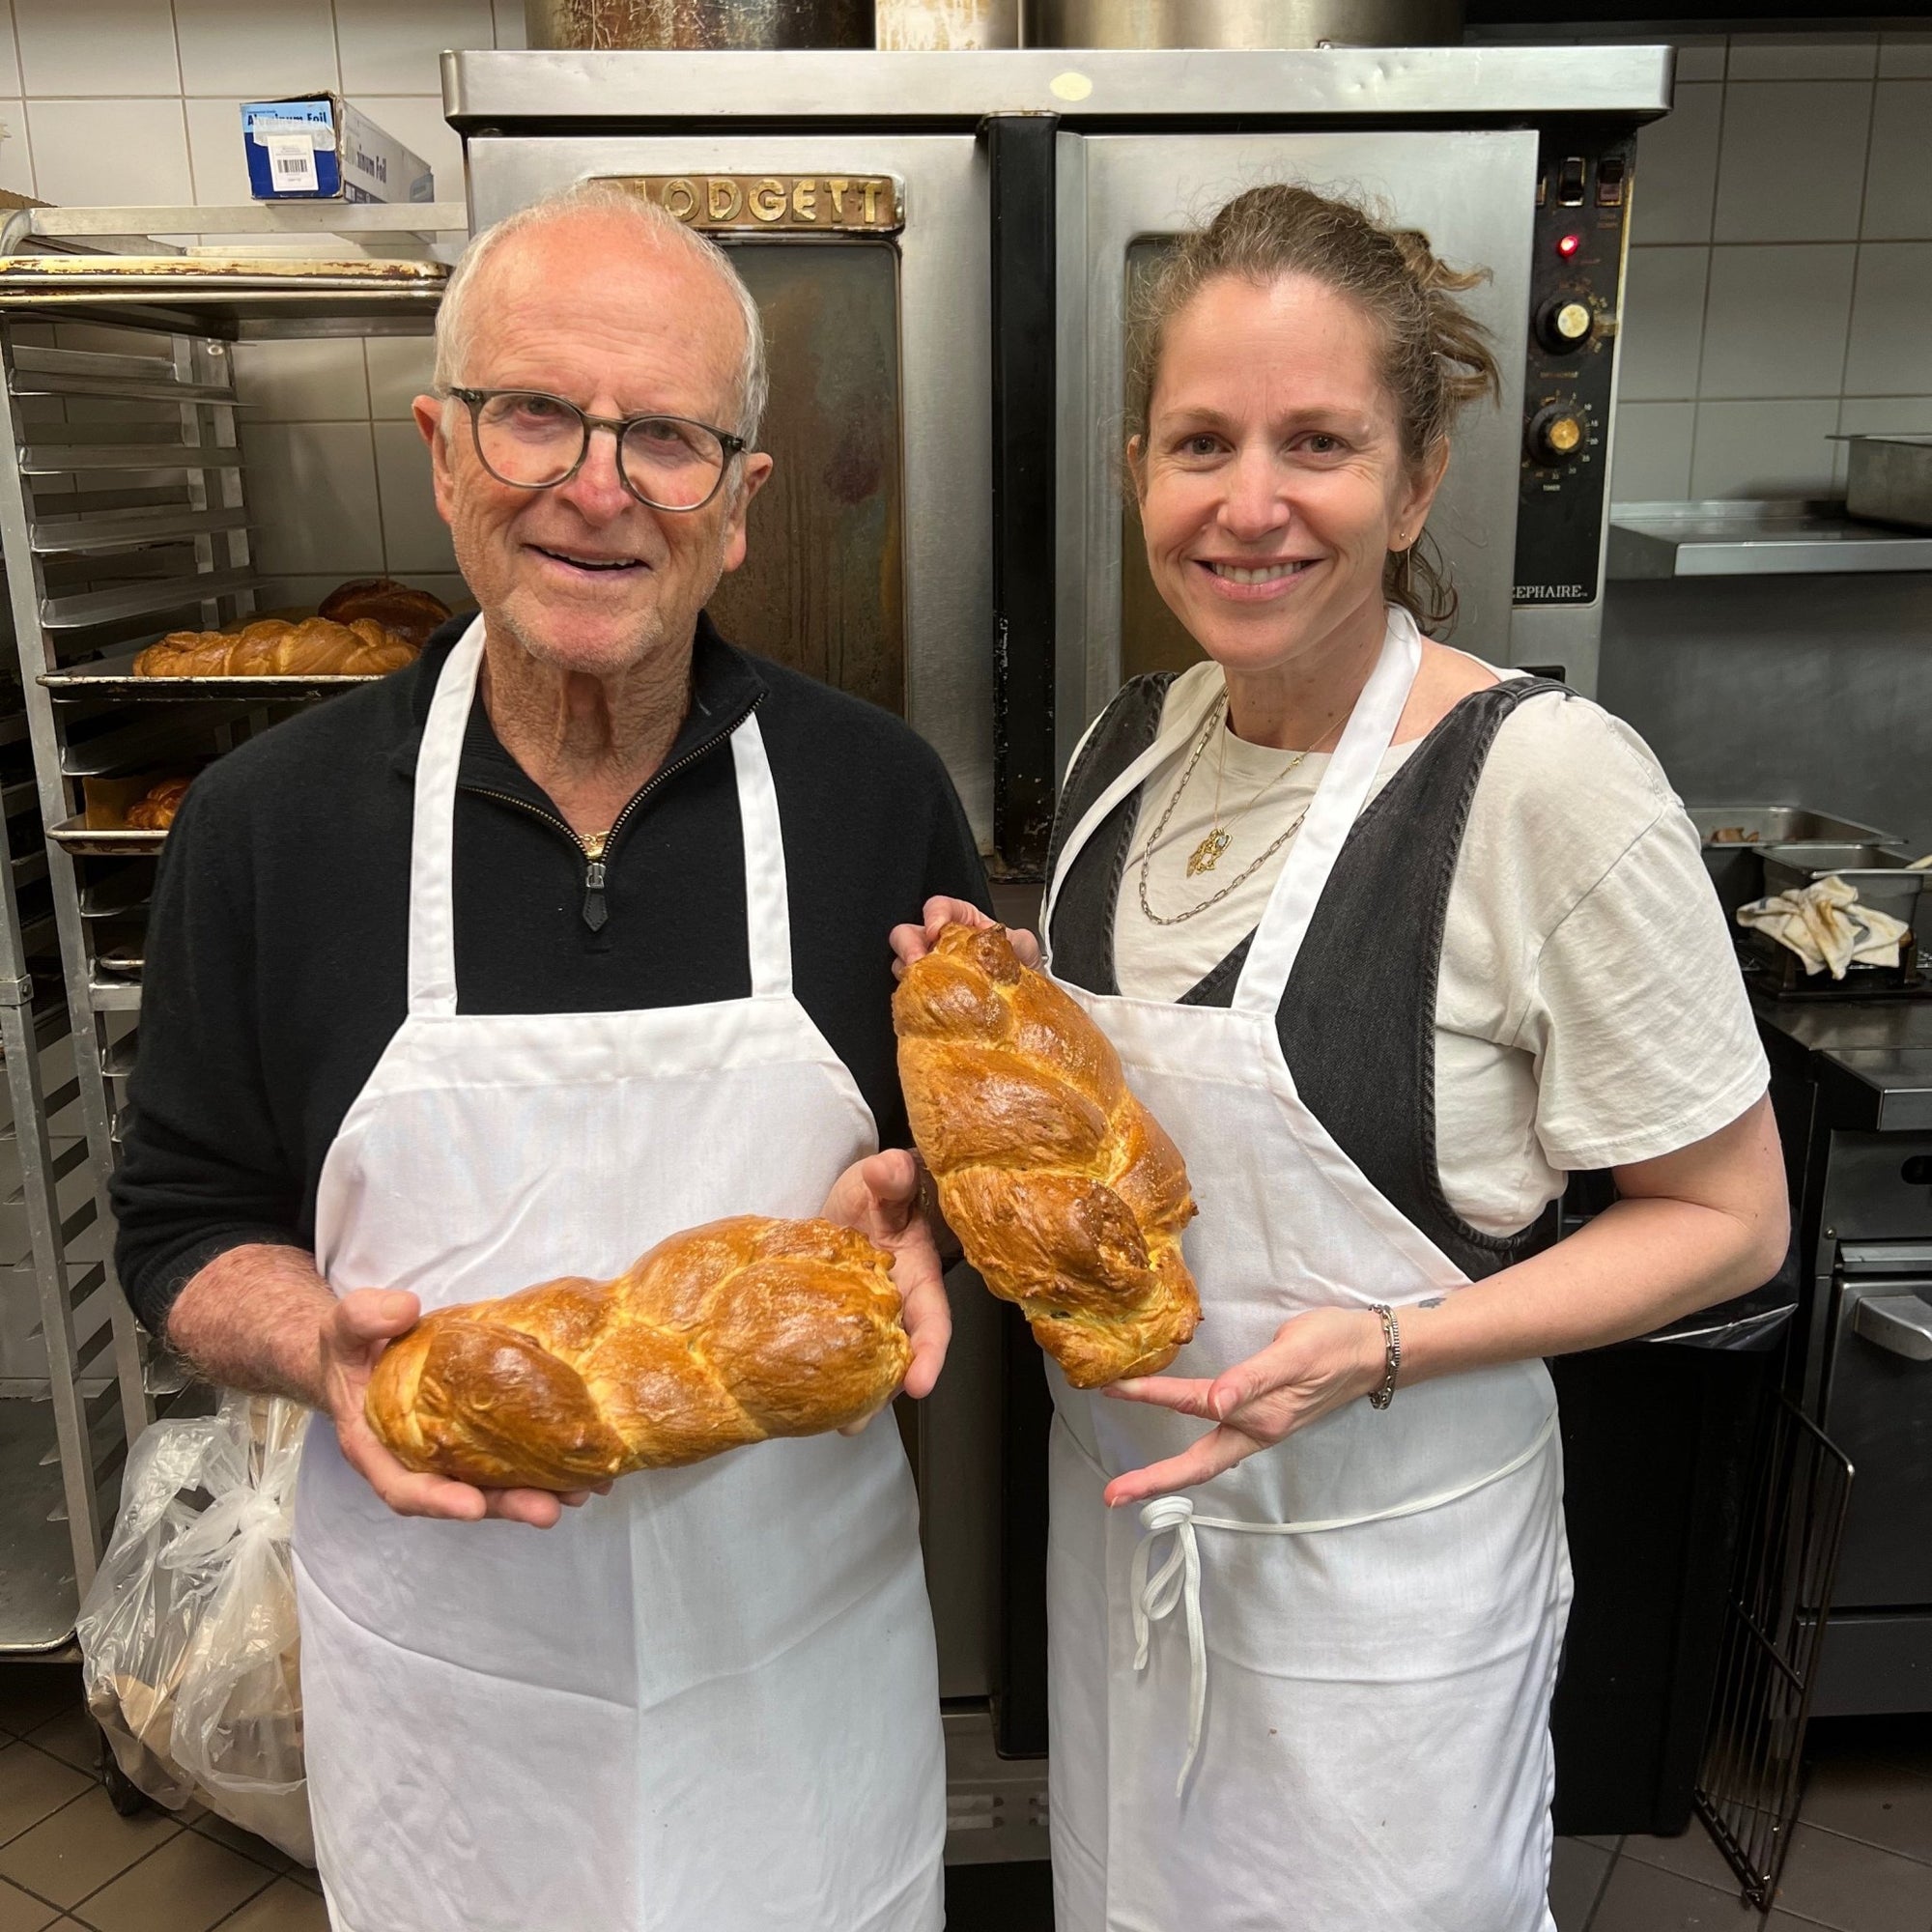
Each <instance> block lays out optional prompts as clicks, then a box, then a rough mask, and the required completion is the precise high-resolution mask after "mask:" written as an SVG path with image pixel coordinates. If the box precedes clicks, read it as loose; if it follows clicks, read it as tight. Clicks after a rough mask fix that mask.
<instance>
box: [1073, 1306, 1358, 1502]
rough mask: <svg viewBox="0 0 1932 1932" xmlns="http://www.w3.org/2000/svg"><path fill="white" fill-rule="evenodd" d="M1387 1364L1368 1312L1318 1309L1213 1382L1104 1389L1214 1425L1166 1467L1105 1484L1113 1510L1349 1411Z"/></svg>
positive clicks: (1208, 1474)
mask: <svg viewBox="0 0 1932 1932" xmlns="http://www.w3.org/2000/svg"><path fill="white" fill-rule="evenodd" d="M1386 1361H1387V1357H1386V1354H1385V1352H1384V1349H1383V1338H1382V1324H1381V1318H1380V1317H1379V1316H1378V1315H1376V1314H1375V1313H1374V1311H1373V1310H1371V1309H1366V1308H1317V1309H1313V1310H1311V1311H1310V1312H1309V1313H1308V1314H1306V1315H1297V1316H1295V1317H1294V1318H1293V1320H1292V1321H1284V1322H1283V1323H1282V1325H1281V1326H1280V1327H1279V1328H1278V1329H1276V1331H1275V1337H1274V1340H1273V1341H1272V1342H1270V1343H1269V1344H1268V1346H1267V1347H1266V1348H1265V1349H1264V1350H1262V1351H1261V1353H1260V1354H1258V1355H1250V1356H1249V1357H1248V1359H1247V1360H1246V1361H1245V1362H1236V1364H1235V1365H1234V1367H1233V1368H1231V1369H1228V1370H1225V1371H1224V1372H1223V1373H1222V1374H1220V1375H1219V1376H1216V1377H1215V1378H1214V1379H1213V1380H1212V1381H1208V1380H1204V1379H1201V1378H1189V1377H1185V1376H1139V1377H1136V1378H1133V1379H1132V1380H1129V1381H1123V1382H1116V1383H1114V1385H1113V1386H1112V1387H1111V1388H1109V1389H1107V1390H1106V1391H1105V1393H1106V1394H1108V1395H1110V1396H1113V1397H1115V1398H1116V1399H1117V1400H1119V1401H1121V1402H1146V1403H1152V1404H1154V1405H1155V1406H1158V1407H1161V1408H1171V1409H1173V1410H1175V1411H1176V1412H1177V1413H1178V1414H1180V1415H1198V1416H1200V1417H1201V1418H1202V1419H1203V1420H1204V1421H1207V1422H1211V1423H1213V1424H1214V1425H1215V1427H1214V1428H1212V1429H1210V1430H1209V1431H1208V1434H1207V1435H1204V1436H1202V1437H1201V1439H1200V1440H1199V1441H1198V1442H1195V1443H1192V1444H1190V1445H1189V1446H1188V1447H1187V1448H1186V1449H1184V1450H1183V1451H1182V1452H1181V1453H1180V1454H1179V1456H1170V1457H1169V1458H1168V1459H1167V1461H1166V1462H1164V1463H1151V1464H1150V1465H1149V1466H1148V1467H1147V1468H1145V1469H1129V1470H1128V1471H1127V1473H1126V1474H1125V1475H1124V1476H1116V1477H1115V1478H1114V1480H1113V1481H1112V1482H1111V1483H1109V1484H1108V1485H1107V1489H1106V1500H1107V1502H1108V1504H1109V1505H1110V1506H1111V1507H1119V1506H1120V1505H1121V1504H1122V1503H1138V1502H1145V1501H1146V1500H1147V1499H1148V1497H1150V1496H1158V1495H1164V1494H1166V1493H1167V1492H1169V1491H1172V1490H1186V1489H1192V1488H1193V1487H1194V1485H1195V1484H1197V1483H1206V1482H1208V1481H1211V1480H1212V1479H1213V1478H1214V1477H1216V1476H1218V1475H1220V1474H1221V1473H1222V1472H1223V1471H1224V1470H1227V1469H1232V1468H1233V1467H1234V1466H1235V1464H1236V1463H1240V1462H1244V1461H1246V1459H1247V1458H1248V1457H1250V1456H1252V1455H1254V1453H1255V1452H1256V1451H1257V1450H1259V1449H1272V1448H1273V1447H1274V1445H1275V1444H1276V1443H1277V1442H1279V1441H1281V1440H1283V1439H1284V1438H1285V1437H1286V1436H1290V1435H1293V1434H1294V1432H1295V1431H1296V1430H1297V1429H1305V1428H1307V1426H1308V1425H1309V1424H1310V1423H1311V1422H1314V1421H1317V1420H1318V1419H1319V1418H1320V1417H1321V1416H1324V1415H1326V1414H1328V1413H1329V1412H1330V1411H1331V1410H1333V1409H1337V1408H1340V1407H1341V1406H1343V1404H1344V1403H1350V1402H1353V1401H1355V1400H1356V1399H1357V1398H1358V1397H1361V1396H1365V1395H1369V1394H1372V1393H1373V1392H1374V1391H1375V1390H1377V1389H1378V1388H1380V1387H1381V1385H1382V1375H1383V1372H1384V1369H1385V1366H1386Z"/></svg>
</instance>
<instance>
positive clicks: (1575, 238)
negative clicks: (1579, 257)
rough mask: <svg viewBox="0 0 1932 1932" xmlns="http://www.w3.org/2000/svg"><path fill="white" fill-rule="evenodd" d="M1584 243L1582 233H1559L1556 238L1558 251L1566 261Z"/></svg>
mask: <svg viewBox="0 0 1932 1932" xmlns="http://www.w3.org/2000/svg"><path fill="white" fill-rule="evenodd" d="M1582 245H1583V238H1582V237H1581V236H1580V235H1574V234H1573V235H1559V236H1558V237H1557V238H1556V252H1557V253H1558V254H1559V255H1561V256H1562V257H1563V258H1564V260H1565V261H1568V260H1569V258H1570V257H1571V256H1572V255H1574V254H1575V253H1576V252H1577V249H1578V248H1580V247H1581V246H1582Z"/></svg>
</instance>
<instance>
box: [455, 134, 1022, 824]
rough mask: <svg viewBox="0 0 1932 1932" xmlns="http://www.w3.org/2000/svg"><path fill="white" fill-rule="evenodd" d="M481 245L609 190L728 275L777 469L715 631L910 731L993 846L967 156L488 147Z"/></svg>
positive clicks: (778, 143) (664, 144)
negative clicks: (495, 232) (715, 259)
mask: <svg viewBox="0 0 1932 1932" xmlns="http://www.w3.org/2000/svg"><path fill="white" fill-rule="evenodd" d="M468 159H469V194H470V215H471V220H472V222H473V224H474V226H475V227H476V228H478V229H481V228H483V227H484V226H486V225H487V224H488V223H490V222H493V221H497V220H499V219H501V218H502V217H503V216H504V215H506V214H509V213H513V212H514V211H515V210H517V209H519V208H522V207H525V206H526V205H527V204H528V203H530V202H532V201H534V200H536V199H537V198H538V197H539V196H541V195H544V194H548V193H552V192H554V191H555V190H557V189H559V188H563V187H567V186H568V185H570V184H572V183H573V182H577V181H582V180H587V179H592V178H604V179H611V180H616V181H620V182H623V183H625V184H627V185H630V186H632V187H633V188H634V189H635V190H636V191H638V192H639V193H642V194H645V195H647V196H648V197H649V198H650V199H653V200H656V201H659V202H660V203H662V204H663V205H664V206H666V207H667V208H668V209H669V210H670V211H671V212H672V213H677V214H678V215H679V216H680V217H681V218H686V219H689V220H690V221H691V223H692V225H693V226H694V227H698V228H703V229H705V230H706V231H707V232H709V233H711V234H712V236H713V239H714V240H716V241H719V242H720V243H721V244H723V245H724V246H725V247H726V248H728V249H730V250H731V251H732V259H733V261H734V262H735V263H736V265H737V267H738V269H739V271H740V272H741V273H742V275H743V276H744V278H745V280H746V282H747V284H748V285H749V286H750V288H751V290H752V293H753V297H754V298H756V300H757V303H758V307H759V311H760V313H761V314H762V316H763V318H764V322H765V329H766V336H767V343H768V348H769V353H770V360H771V376H772V397H771V405H770V407H769V409H768V410H767V412H766V415H765V427H764V431H763V434H762V436H761V437H760V439H759V440H760V442H761V443H762V445H763V446H764V448H766V449H767V450H769V451H770V452H771V454H772V456H773V458H774V459H775V468H774V470H773V473H772V479H771V481H770V482H769V483H768V484H767V485H766V486H765V488H764V490H763V491H762V492H761V493H760V494H759V496H758V497H757V499H756V501H755V502H754V503H753V508H752V518H751V554H750V556H749V558H748V559H747V561H746V563H745V565H744V567H743V568H742V569H741V570H739V571H737V572H736V573H735V574H733V575H732V576H730V577H727V578H726V579H725V581H724V582H723V583H722V584H720V586H719V589H718V594H717V596H716V598H715V599H714V600H713V603H712V606H711V609H712V612H713V614H714V616H715V617H716V618H717V621H718V624H719V628H720V629H721V630H722V631H723V632H724V634H725V636H726V637H727V638H729V639H731V640H732V641H733V642H734V643H738V644H742V645H743V646H744V647H745V648H747V649H748V650H753V651H756V652H758V653H759V654H761V655H763V656H767V657H773V658H777V659H779V660H781V662H783V663H786V664H790V665H794V666H796V667H797V668H800V669H802V670H806V671H809V672H810V673H811V674H812V675H813V676H815V677H820V678H823V679H825V680H826V681H827V682H828V683H831V684H835V685H838V686H839V687H840V688H841V689H843V690H846V691H850V692H853V693H855V694H856V695H858V696H862V697H865V698H867V699H869V700H871V701H872V702H874V703H877V704H882V705H884V706H885V707H886V708H887V709H889V710H893V711H896V712H898V713H899V714H900V715H901V716H903V717H904V718H906V719H907V720H908V721H909V722H910V723H911V724H912V725H913V726H914V727H915V728H916V729H917V730H918V731H919V732H920V733H921V735H922V736H923V737H924V738H925V739H926V740H927V741H928V742H930V743H931V744H932V745H933V746H934V747H935V748H936V749H937V750H938V751H939V753H941V755H942V756H943V757H944V758H945V759H946V762H947V764H948V766H949V767H950V768H951V770H952V776H953V780H954V781H955V782H956V783H957V784H958V786H959V790H960V795H961V797H962V798H963V800H964V801H965V805H966V810H967V814H968V816H969V817H970V818H971V820H972V823H973V828H974V831H975V833H976V834H977V835H978V836H979V838H980V841H981V844H982V845H983V844H985V843H986V842H987V841H988V840H989V838H990V835H991V821H992V803H991V801H992V785H993V779H992V764H993V753H992V735H993V726H992V719H993V689H992V680H993V667H992V658H991V654H990V652H989V651H988V650H987V648H986V639H987V637H988V635H989V633H990V630H991V603H992V590H991V582H992V580H991V566H990V563H989V557H990V555H991V551H992V542H991V521H990V512H989V507H988V506H989V497H990V480H989V455H988V451H989V446H990V425H989V422H988V417H987V409H986V391H987V384H988V347H987V345H988V339H989V334H990V325H989V315H990V308H991V296H990V288H989V269H988V261H987V249H986V167H985V155H984V150H983V148H982V147H981V146H980V143H978V142H977V141H976V140H975V139H974V138H973V136H972V135H970V134H956V135H931V136H915V135H904V134H878V133H864V134H859V133H854V134H850V135H845V136H840V137H838V138H831V137H826V136H817V135H812V136H805V135H745V134H738V135H729V134H726V135H692V136H684V137H678V138H672V139H666V138H662V137H657V136H649V137H645V136H633V135H627V134H610V135H596V136H582V135H567V136H566V135H557V136H538V137H522V136H507V135H492V134H479V135H476V136H473V137H472V138H471V139H470V140H469V146H468Z"/></svg>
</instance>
